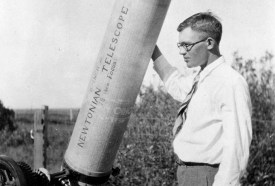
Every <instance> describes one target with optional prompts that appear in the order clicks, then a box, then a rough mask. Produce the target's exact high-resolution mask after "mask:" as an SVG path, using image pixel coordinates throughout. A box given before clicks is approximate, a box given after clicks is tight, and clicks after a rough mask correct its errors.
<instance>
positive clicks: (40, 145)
mask: <svg viewBox="0 0 275 186" xmlns="http://www.w3.org/2000/svg"><path fill="white" fill-rule="evenodd" d="M47 118H48V106H43V108H42V109H40V110H37V111H35V113H34V128H33V129H34V130H33V137H34V148H33V167H34V169H38V168H41V167H44V168H46V162H47V145H48V136H47V128H48V126H47V124H48V123H47Z"/></svg>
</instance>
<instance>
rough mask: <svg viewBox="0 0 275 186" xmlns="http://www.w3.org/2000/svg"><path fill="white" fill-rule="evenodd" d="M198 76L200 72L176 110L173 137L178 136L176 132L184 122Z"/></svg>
mask: <svg viewBox="0 0 275 186" xmlns="http://www.w3.org/2000/svg"><path fill="white" fill-rule="evenodd" d="M199 74H200V72H199V73H198V74H197V75H196V77H195V78H194V82H193V86H192V88H191V90H190V92H189V93H188V94H187V96H186V98H185V99H184V101H183V103H182V104H181V106H180V108H179V110H178V114H177V119H176V121H175V125H174V127H173V135H174V136H176V135H177V134H178V132H179V131H180V130H181V128H182V126H183V124H184V122H185V120H186V112H187V107H188V105H189V103H190V101H191V98H192V96H193V95H194V93H195V92H196V90H197V85H198V81H199V79H200V75H199Z"/></svg>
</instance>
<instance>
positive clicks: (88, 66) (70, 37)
mask: <svg viewBox="0 0 275 186" xmlns="http://www.w3.org/2000/svg"><path fill="white" fill-rule="evenodd" d="M114 3H115V0H92V1H91V0H66V1H64V0H9V1H8V0H6V1H5V0H2V1H0V69H1V71H0V100H1V101H2V102H3V104H4V105H5V106H6V107H8V108H12V109H18V108H27V109H30V108H41V107H42V106H43V105H48V106H49V108H78V107H80V106H81V103H82V100H83V98H84V95H85V92H86V89H87V86H88V82H89V79H90V73H91V72H92V70H93V66H94V65H93V64H94V62H95V59H96V57H97V54H98V52H99V48H100V46H101V42H102V40H103V36H104V33H105V30H106V27H107V24H108V21H109V19H110V15H111V12H112V8H113V5H114ZM274 10H275V1H274V0H262V1H259V0H230V1H228V0H208V1H204V0H172V1H171V4H170V7H169V10H168V13H167V15H166V19H165V21H164V24H163V27H162V30H161V32H160V35H159V38H158V41H157V44H158V46H159V47H160V49H161V50H162V52H163V54H164V55H165V56H166V58H167V59H168V61H169V62H170V63H171V64H172V65H174V66H176V67H178V68H180V69H181V68H183V67H184V65H185V64H184V61H183V59H182V57H181V56H180V55H179V54H178V52H179V51H178V48H177V46H176V43H177V40H178V32H177V31H176V28H177V26H178V24H179V23H180V22H182V21H183V20H184V19H186V18H187V17H189V16H191V15H193V14H195V13H197V12H201V11H212V12H213V13H214V14H215V15H217V16H218V17H219V18H220V20H221V22H222V24H223V35H222V41H221V44H220V50H221V53H222V54H223V55H224V56H225V58H226V59H227V61H228V62H230V61H231V60H232V54H233V52H235V51H238V52H239V54H240V55H241V56H243V57H244V58H246V59H254V58H259V57H261V56H263V55H264V53H265V51H266V50H268V51H269V52H271V53H273V54H275V26H274V25H275V14H274ZM273 62H274V61H273ZM158 81H159V79H158V76H157V75H156V73H155V72H154V70H153V69H152V62H151V63H150V65H149V67H148V70H147V73H146V75H145V78H144V84H149V83H152V82H153V83H156V82H158Z"/></svg>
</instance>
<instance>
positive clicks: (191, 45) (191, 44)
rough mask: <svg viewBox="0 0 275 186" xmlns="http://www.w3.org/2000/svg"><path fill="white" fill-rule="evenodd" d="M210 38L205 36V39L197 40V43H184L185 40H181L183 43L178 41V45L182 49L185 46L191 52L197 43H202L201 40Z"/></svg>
mask: <svg viewBox="0 0 275 186" xmlns="http://www.w3.org/2000/svg"><path fill="white" fill-rule="evenodd" d="M207 39H208V38H205V39H203V40H200V41H197V42H195V43H184V42H181V43H177V46H178V48H179V49H180V48H181V47H183V48H184V50H186V51H187V52H189V51H190V50H191V49H192V48H193V46H195V45H196V44H198V43H200V42H203V41H206V40H207Z"/></svg>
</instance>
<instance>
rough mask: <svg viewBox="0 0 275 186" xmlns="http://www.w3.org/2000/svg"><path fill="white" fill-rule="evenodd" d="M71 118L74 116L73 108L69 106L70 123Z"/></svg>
mask: <svg viewBox="0 0 275 186" xmlns="http://www.w3.org/2000/svg"><path fill="white" fill-rule="evenodd" d="M73 118H74V115H73V109H72V108H70V122H71V123H72V122H73Z"/></svg>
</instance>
